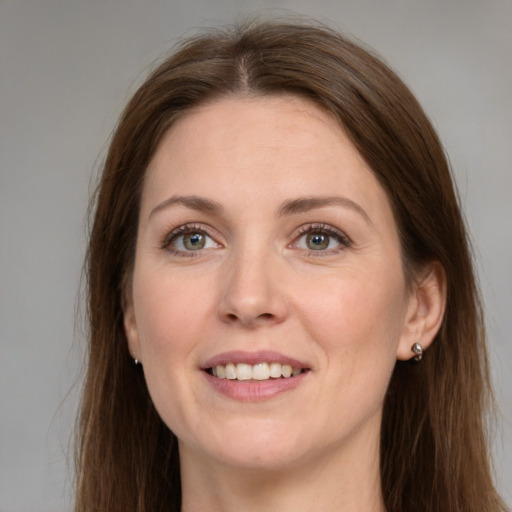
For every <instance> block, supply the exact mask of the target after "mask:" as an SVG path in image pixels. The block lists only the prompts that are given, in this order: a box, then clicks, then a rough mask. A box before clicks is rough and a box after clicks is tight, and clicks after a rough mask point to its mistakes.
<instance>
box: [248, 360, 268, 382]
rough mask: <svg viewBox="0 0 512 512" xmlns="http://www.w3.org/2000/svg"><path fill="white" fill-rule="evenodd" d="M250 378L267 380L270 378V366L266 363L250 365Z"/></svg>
mask: <svg viewBox="0 0 512 512" xmlns="http://www.w3.org/2000/svg"><path fill="white" fill-rule="evenodd" d="M252 378H253V379H255V380H267V379H269V378H270V368H269V367H268V364H267V363H259V364H255V365H254V366H253V367H252Z"/></svg>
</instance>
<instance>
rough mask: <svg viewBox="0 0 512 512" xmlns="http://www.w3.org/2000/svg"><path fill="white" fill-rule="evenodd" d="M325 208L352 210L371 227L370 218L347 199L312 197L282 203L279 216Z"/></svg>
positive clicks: (359, 207) (357, 205)
mask: <svg viewBox="0 0 512 512" xmlns="http://www.w3.org/2000/svg"><path fill="white" fill-rule="evenodd" d="M326 206H342V207H343V208H348V209H349V210H352V211H354V212H356V213H358V214H359V215H361V216H362V217H363V218H364V220H365V221H366V222H367V224H369V225H370V226H373V224H372V221H371V220H370V217H369V216H368V214H367V213H366V212H365V211H364V209H363V208H362V207H361V206H360V205H359V204H357V203H356V202H355V201H352V200H351V199H348V198H347V197H340V196H326V197H317V196H312V197H301V198H298V199H292V200H290V201H286V202H285V203H283V205H282V206H281V208H280V209H279V216H280V217H282V216H285V215H293V214H296V213H303V212H307V211H309V210H316V209H317V208H325V207H326Z"/></svg>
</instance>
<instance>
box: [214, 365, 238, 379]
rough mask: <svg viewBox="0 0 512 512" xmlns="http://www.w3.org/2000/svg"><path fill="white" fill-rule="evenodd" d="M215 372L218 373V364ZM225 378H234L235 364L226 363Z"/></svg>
mask: <svg viewBox="0 0 512 512" xmlns="http://www.w3.org/2000/svg"><path fill="white" fill-rule="evenodd" d="M217 373H219V367H218V366H217ZM226 379H229V380H235V379H236V366H235V365H234V364H233V363H229V364H227V365H226Z"/></svg>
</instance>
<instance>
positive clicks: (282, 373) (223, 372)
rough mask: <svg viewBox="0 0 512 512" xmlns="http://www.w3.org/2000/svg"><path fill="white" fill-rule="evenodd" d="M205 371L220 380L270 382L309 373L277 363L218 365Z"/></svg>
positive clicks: (298, 367) (303, 369)
mask: <svg viewBox="0 0 512 512" xmlns="http://www.w3.org/2000/svg"><path fill="white" fill-rule="evenodd" d="M205 371H206V372H207V373H208V374H210V375H212V376H213V377H217V378H218V379H227V380H238V381H258V382H261V381H268V380H277V379H291V378H294V377H298V376H299V375H300V374H302V373H306V372H308V371H309V368H303V367H301V366H292V365H290V364H281V363H279V362H277V361H273V362H260V363H256V364H254V365H253V364H248V363H227V364H217V365H215V366H211V367H209V368H206V369H205Z"/></svg>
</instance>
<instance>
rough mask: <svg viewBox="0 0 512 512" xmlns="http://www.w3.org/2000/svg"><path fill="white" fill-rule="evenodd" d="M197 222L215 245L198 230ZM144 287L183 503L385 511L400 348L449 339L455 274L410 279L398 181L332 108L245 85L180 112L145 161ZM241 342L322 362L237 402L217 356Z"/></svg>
mask: <svg viewBox="0 0 512 512" xmlns="http://www.w3.org/2000/svg"><path fill="white" fill-rule="evenodd" d="M177 196H184V197H190V196H198V197H200V198H204V199H207V200H209V201H214V202H215V203H216V204H217V205H218V206H219V209H218V211H210V210H205V209H204V208H203V209H197V208H196V207H194V206H193V205H192V206H191V205H190V204H184V202H183V201H182V202H169V198H172V197H177ZM334 196H335V197H337V198H343V200H342V201H341V202H337V203H334V202H330V203H329V204H325V205H322V206H318V205H317V207H312V205H311V204H307V205H305V206H304V208H302V209H297V208H296V209H293V208H291V209H290V208H289V209H288V210H293V211H287V212H285V213H284V214H283V212H282V207H283V204H285V203H287V202H288V204H289V203H290V202H291V201H295V200H297V199H302V198H305V197H307V198H311V197H314V198H326V197H331V198H332V197H334ZM348 201H350V202H348ZM354 205H356V206H354ZM313 206H314V205H313ZM186 225H188V226H190V229H189V231H190V232H191V233H196V232H199V233H200V234H203V236H206V238H205V240H206V244H205V247H204V248H202V249H199V250H189V249H187V247H186V246H185V245H183V242H184V238H183V233H182V232H180V233H177V232H176V230H177V229H178V228H180V227H182V226H186ZM327 227H328V228H327ZM320 228H321V229H320ZM322 229H324V230H325V229H328V230H329V232H328V233H327V234H326V233H324V235H326V236H327V237H328V238H327V240H328V241H329V245H328V247H327V248H326V249H321V250H313V249H311V244H309V245H308V241H307V234H308V233H319V231H321V230H322ZM330 232H333V233H336V234H329V233H330ZM172 233H175V234H174V235H172ZM319 234H320V235H321V234H322V233H319ZM130 295H131V297H130V300H129V302H128V306H127V307H126V310H125V328H126V333H127V337H128V339H129V348H130V351H131V354H132V355H133V357H134V358H137V359H139V361H141V362H142V364H143V368H144V374H145V377H146V381H147V385H148V389H149V391H150V394H151V397H152V399H153V401H154V403H155V406H156V408H157V410H158V412H159V414H160V415H161V417H162V419H163V421H164V422H165V423H166V424H167V425H168V426H169V428H170V429H171V430H172V431H173V432H174V433H175V434H176V436H177V437H178V441H179V449H180V462H181V471H182V487H183V510H187V511H189V510H190V511H195V510H212V511H215V510H219V511H220V510H222V511H231V510H245V511H251V510H258V511H261V510H280V511H286V510H346V511H356V510H361V511H362V510H365V511H368V510H372V511H379V510H384V508H383V504H382V498H381V494H380V480H379V434H380V421H381V414H382V406H383V400H384V396H385V393H386V388H387V385H388V382H389V379H390V376H391V373H392V371H393V368H394V365H395V362H396V360H397V358H398V359H410V358H411V357H412V356H413V354H412V352H411V346H412V344H413V343H415V342H416V341H419V340H421V342H422V344H423V347H424V348H427V347H428V345H429V344H430V342H431V341H432V339H433V337H434V336H435V334H436V332H437V329H438V328H439V323H440V321H441V318H442V313H443V309H444V288H443V276H442V272H441V271H440V270H439V269H438V268H437V266H436V265H432V266H431V267H429V268H427V269H425V271H424V272H423V274H422V276H421V279H420V278H418V283H417V284H415V285H414V286H413V287H412V291H411V289H410V288H408V287H407V286H406V282H405V280H404V274H403V269H402V260H401V253H400V246H399V238H398V233H397V227H396V223H395V221H394V218H393V214H392V210H391V207H390V204H389V201H388V199H387V196H386V194H385V192H384V190H383V189H382V187H381V186H380V185H379V183H378V182H377V180H376V178H375V177H374V175H373V173H372V171H371V170H370V169H369V168H368V166H367V165H366V163H365V162H364V160H363V159H362V158H361V157H360V155H359V154H358V152H357V151H356V150H355V148H354V146H353V145H352V143H351V142H350V140H349V139H348V137H347V136H346V134H345V133H344V132H343V130H342V129H341V128H340V126H339V124H338V123H337V122H336V121H335V120H334V119H333V118H332V117H331V116H330V115H329V114H328V113H326V112H324V111H323V110H321V109H320V108H319V107H317V106H315V105H313V104H312V103H310V102H308V101H307V100H303V99H300V98H296V97H294V96H286V95H285V96H279V97H265V98H245V97H231V98H225V99H221V100H218V101H216V102H213V103H210V104H208V105H206V106H203V107H201V108H198V109H196V110H194V111H192V112H189V113H188V114H187V115H185V116H184V117H182V118H181V119H180V120H179V121H178V122H177V123H176V124H175V125H174V126H173V127H171V129H170V130H169V131H168V132H167V134H166V135H165V136H164V138H163V140H162V141H161V143H160V145H159V147H158V149H157V151H156V154H155V155H154V158H153V160H152V162H151V164H150V166H149V168H148V170H147V175H146V179H145V183H144V187H143V191H142V202H141V211H140V224H139V228H138V239H137V248H136V258H135V267H134V272H133V281H132V290H131V294H130ZM232 350H242V351H246V352H254V351H258V350H273V351H277V352H279V353H281V354H284V355H286V356H290V357H293V358H295V359H298V360H299V361H301V362H303V363H305V364H306V365H307V367H308V369H309V371H308V373H307V374H305V375H304V376H303V378H302V380H301V382H300V383H299V384H298V385H297V386H296V387H294V388H293V389H290V390H287V391H285V392H282V393H279V394H277V395H275V396H272V397H271V398H269V399H266V400H260V401H245V402H244V401H240V400H236V399H233V398H230V397H227V396H225V395H223V394H221V393H219V392H218V391H217V390H216V389H215V388H214V387H212V385H211V384H210V382H209V380H208V378H206V376H205V372H204V371H203V369H202V365H204V364H205V362H206V361H208V359H210V358H212V357H214V356H216V355H218V354H219V353H223V352H226V351H232Z"/></svg>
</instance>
